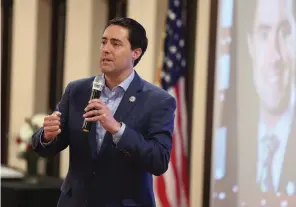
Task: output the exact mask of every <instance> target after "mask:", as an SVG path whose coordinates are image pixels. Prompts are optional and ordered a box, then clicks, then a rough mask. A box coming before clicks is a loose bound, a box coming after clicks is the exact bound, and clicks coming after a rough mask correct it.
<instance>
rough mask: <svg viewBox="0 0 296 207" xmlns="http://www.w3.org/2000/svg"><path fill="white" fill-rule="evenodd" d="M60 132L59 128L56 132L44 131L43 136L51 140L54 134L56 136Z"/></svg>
mask: <svg viewBox="0 0 296 207" xmlns="http://www.w3.org/2000/svg"><path fill="white" fill-rule="evenodd" d="M60 133H61V129H59V130H58V131H56V132H44V138H45V139H46V140H47V141H50V140H52V139H53V138H55V137H56V136H58V135H59V134H60Z"/></svg>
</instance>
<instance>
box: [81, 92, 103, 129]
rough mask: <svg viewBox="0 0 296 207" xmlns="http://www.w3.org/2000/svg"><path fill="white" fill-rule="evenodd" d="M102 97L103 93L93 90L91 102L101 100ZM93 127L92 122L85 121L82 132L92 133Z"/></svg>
mask: <svg viewBox="0 0 296 207" xmlns="http://www.w3.org/2000/svg"><path fill="white" fill-rule="evenodd" d="M100 96H101V91H99V90H92V93H91V96H90V100H92V99H96V98H100ZM91 110H93V109H91ZM91 110H90V111H91ZM91 125H92V122H91V121H86V120H85V119H84V121H83V125H82V130H83V131H84V132H90V128H91Z"/></svg>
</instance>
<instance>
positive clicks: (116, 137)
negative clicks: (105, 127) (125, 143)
mask: <svg viewBox="0 0 296 207" xmlns="http://www.w3.org/2000/svg"><path fill="white" fill-rule="evenodd" d="M125 127H126V126H125V124H124V123H122V124H121V127H120V129H119V130H118V132H117V133H116V134H114V135H113V142H114V144H117V143H118V142H119V140H120V138H121V136H122V135H123V132H124V130H125Z"/></svg>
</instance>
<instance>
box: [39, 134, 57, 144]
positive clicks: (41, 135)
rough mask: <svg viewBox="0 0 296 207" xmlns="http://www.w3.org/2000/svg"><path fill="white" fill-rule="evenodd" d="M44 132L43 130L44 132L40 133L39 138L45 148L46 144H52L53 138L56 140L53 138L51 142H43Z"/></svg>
mask: <svg viewBox="0 0 296 207" xmlns="http://www.w3.org/2000/svg"><path fill="white" fill-rule="evenodd" d="M43 133H44V131H42V133H41V134H40V139H39V140H40V144H41V146H42V147H44V148H45V147H46V146H48V145H50V144H51V143H52V142H53V140H55V139H53V140H51V141H50V142H43V141H42V137H43Z"/></svg>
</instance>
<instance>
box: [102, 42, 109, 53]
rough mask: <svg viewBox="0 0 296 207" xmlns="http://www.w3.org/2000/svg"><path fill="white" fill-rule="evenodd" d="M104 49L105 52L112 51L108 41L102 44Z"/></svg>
mask: <svg viewBox="0 0 296 207" xmlns="http://www.w3.org/2000/svg"><path fill="white" fill-rule="evenodd" d="M102 51H103V52H104V53H109V52H110V44H109V43H106V44H104V45H102Z"/></svg>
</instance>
